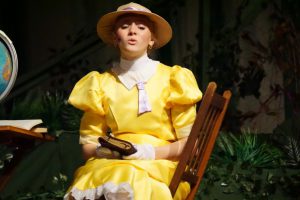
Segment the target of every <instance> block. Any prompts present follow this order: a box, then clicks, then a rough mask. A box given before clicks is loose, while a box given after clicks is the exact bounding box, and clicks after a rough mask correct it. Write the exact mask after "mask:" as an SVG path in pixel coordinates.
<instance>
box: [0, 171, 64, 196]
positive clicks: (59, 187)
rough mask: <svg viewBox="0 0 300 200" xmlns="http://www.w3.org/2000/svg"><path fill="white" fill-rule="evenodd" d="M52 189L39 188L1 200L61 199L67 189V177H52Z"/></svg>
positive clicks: (61, 175)
mask: <svg viewBox="0 0 300 200" xmlns="http://www.w3.org/2000/svg"><path fill="white" fill-rule="evenodd" d="M52 184H53V186H52V188H51V189H50V188H48V189H46V188H40V190H38V191H36V192H21V193H16V194H14V195H12V196H8V197H5V198H4V199H3V200H6V199H7V200H9V199H15V200H49V199H63V197H64V195H65V191H66V189H67V177H66V176H65V175H63V174H61V173H59V174H58V176H54V177H53V179H52Z"/></svg>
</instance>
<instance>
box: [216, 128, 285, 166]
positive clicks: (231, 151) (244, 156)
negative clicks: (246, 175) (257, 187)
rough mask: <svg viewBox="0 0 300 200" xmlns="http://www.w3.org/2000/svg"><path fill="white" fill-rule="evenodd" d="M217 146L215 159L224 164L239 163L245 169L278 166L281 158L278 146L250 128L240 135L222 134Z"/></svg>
mask: <svg viewBox="0 0 300 200" xmlns="http://www.w3.org/2000/svg"><path fill="white" fill-rule="evenodd" d="M216 146H217V147H216V150H215V153H214V154H213V159H214V160H216V161H218V162H219V163H222V164H227V165H238V166H240V167H241V168H243V169H248V168H253V167H255V168H262V167H265V168H266V167H277V166H278V164H279V158H281V152H280V151H279V150H278V149H277V148H275V147H274V146H272V145H270V144H268V143H266V142H265V141H262V140H261V138H260V139H259V138H258V136H257V134H256V133H251V131H250V130H249V129H248V130H244V131H243V132H242V134H241V135H239V136H235V135H234V134H232V133H222V134H220V136H219V137H218V139H217V141H216Z"/></svg>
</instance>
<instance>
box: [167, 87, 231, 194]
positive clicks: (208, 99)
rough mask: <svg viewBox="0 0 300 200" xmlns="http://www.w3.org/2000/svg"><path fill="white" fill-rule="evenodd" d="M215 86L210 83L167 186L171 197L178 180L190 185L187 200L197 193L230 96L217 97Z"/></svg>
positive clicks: (225, 94) (227, 92)
mask: <svg viewBox="0 0 300 200" xmlns="http://www.w3.org/2000/svg"><path fill="white" fill-rule="evenodd" d="M216 87H217V85H216V84H215V83H214V82H210V83H209V85H208V87H207V89H206V91H205V94H204V96H203V99H202V102H201V105H200V107H199V110H198V112H197V116H196V119H195V122H194V125H193V127H192V130H191V133H190V135H189V137H188V140H187V142H186V145H185V147H184V149H183V152H182V154H181V157H180V159H179V162H178V165H177V168H176V171H175V173H174V176H173V178H172V181H171V183H170V186H169V187H170V190H171V193H172V195H173V196H174V195H175V192H176V190H177V187H178V185H179V183H180V182H181V181H188V182H189V183H190V185H191V193H190V195H189V197H188V199H193V198H194V196H195V194H196V191H197V190H198V187H199V184H200V181H201V179H202V176H203V174H204V172H205V168H206V165H207V162H208V160H209V157H210V155H211V152H212V149H213V146H214V143H215V140H216V137H217V135H218V132H219V129H220V127H221V123H222V121H223V118H224V115H225V112H226V110H227V105H228V102H229V100H230V97H231V92H230V91H225V92H224V93H223V96H221V95H219V94H217V93H216Z"/></svg>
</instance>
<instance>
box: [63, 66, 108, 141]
mask: <svg viewBox="0 0 300 200" xmlns="http://www.w3.org/2000/svg"><path fill="white" fill-rule="evenodd" d="M102 76H103V75H101V74H100V73H98V72H96V71H94V72H90V73H89V74H87V75H86V76H84V77H83V78H82V79H80V80H79V81H78V82H77V83H76V84H75V87H74V88H73V90H72V92H71V94H70V97H69V99H68V103H70V104H71V105H73V106H74V107H76V108H78V109H80V110H83V111H84V114H83V117H82V118H81V123H80V139H79V143H80V144H88V143H94V144H98V137H99V136H101V135H105V134H106V130H107V125H106V120H105V110H104V106H103V101H104V98H105V96H104V95H103V92H102V90H101V79H102Z"/></svg>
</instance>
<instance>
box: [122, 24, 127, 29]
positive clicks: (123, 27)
mask: <svg viewBox="0 0 300 200" xmlns="http://www.w3.org/2000/svg"><path fill="white" fill-rule="evenodd" d="M128 27H129V25H128V24H123V25H122V26H121V29H126V28H128Z"/></svg>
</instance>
